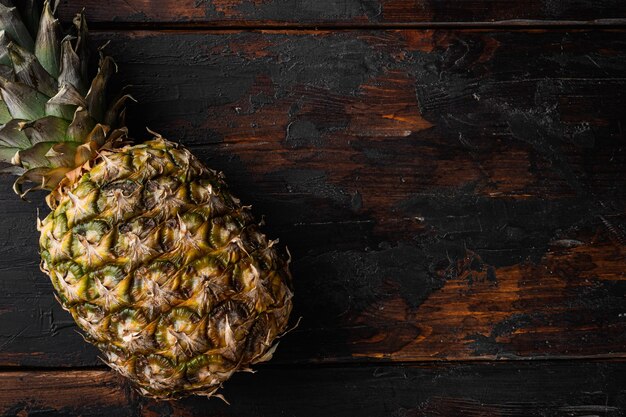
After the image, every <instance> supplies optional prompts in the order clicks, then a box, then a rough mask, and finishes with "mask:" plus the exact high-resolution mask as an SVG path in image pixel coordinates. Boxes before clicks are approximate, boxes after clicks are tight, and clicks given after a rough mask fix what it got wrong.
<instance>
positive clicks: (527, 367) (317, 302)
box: [0, 0, 626, 417]
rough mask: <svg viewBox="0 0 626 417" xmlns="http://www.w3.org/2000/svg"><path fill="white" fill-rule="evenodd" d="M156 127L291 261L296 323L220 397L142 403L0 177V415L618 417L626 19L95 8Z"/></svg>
mask: <svg viewBox="0 0 626 417" xmlns="http://www.w3.org/2000/svg"><path fill="white" fill-rule="evenodd" d="M83 6H85V7H86V8H87V15H88V17H89V19H90V21H91V27H92V29H93V30H94V33H93V40H94V43H95V44H96V45H99V44H102V43H104V42H105V41H106V40H111V44H110V46H109V47H108V49H107V50H108V53H109V54H111V55H113V56H114V57H115V59H116V60H117V62H118V63H119V66H120V69H121V78H122V82H123V83H127V84H132V85H133V87H132V92H133V95H134V96H135V97H136V98H137V99H138V100H139V104H136V105H134V106H133V107H132V108H131V109H130V112H129V113H130V114H129V117H130V119H131V120H132V123H131V129H132V132H133V134H134V135H135V136H136V137H138V138H145V137H147V134H146V133H145V131H144V130H143V126H145V125H147V126H149V127H150V128H151V129H153V130H156V131H159V132H161V133H162V134H163V135H165V136H167V137H168V138H170V139H173V140H176V141H180V142H182V143H184V144H185V145H187V146H189V147H190V148H191V149H192V150H193V151H194V152H195V153H196V154H197V155H198V156H199V157H200V158H201V159H202V160H203V161H205V162H206V163H207V164H209V165H210V166H212V167H214V168H217V169H220V170H223V171H224V172H225V173H226V175H227V178H228V179H229V182H230V184H231V187H232V188H233V189H234V190H236V191H237V192H238V194H239V195H240V196H241V197H242V199H243V200H244V201H246V202H249V203H251V204H253V206H254V211H255V212H256V213H257V214H258V215H260V214H265V215H266V220H267V224H268V226H267V227H266V230H267V232H268V233H269V234H270V235H272V236H280V239H281V242H282V243H284V244H287V245H288V246H289V248H290V250H291V253H292V255H293V258H294V263H293V270H294V277H295V288H296V298H295V305H296V311H295V312H294V318H297V317H300V316H301V317H302V321H301V323H300V326H299V327H298V328H297V329H296V330H295V331H293V332H292V333H290V334H289V335H288V336H287V337H285V338H284V339H283V341H282V343H281V346H280V348H279V350H278V354H277V355H276V357H275V360H273V361H272V362H271V363H269V364H265V365H262V366H259V367H258V373H257V374H256V375H250V374H241V375H236V376H235V377H234V378H233V379H232V380H231V381H230V382H228V383H227V385H226V387H225V390H224V395H225V396H226V398H227V399H228V400H229V401H230V402H231V403H232V405H231V406H227V405H225V404H224V403H222V402H221V401H220V400H218V399H211V400H208V399H205V398H190V399H186V400H182V401H176V402H170V403H158V402H154V401H151V400H146V399H144V398H141V397H140V396H138V395H136V394H135V393H133V392H132V391H131V390H130V388H129V387H128V385H126V384H125V382H124V381H123V380H122V379H120V378H118V377H117V376H116V375H115V374H114V373H112V372H110V371H109V370H108V369H107V368H106V367H104V366H103V365H102V363H101V362H100V361H99V359H98V353H97V351H96V350H95V349H93V348H92V347H90V346H89V345H87V344H86V343H85V342H83V340H82V338H81V336H80V335H79V334H78V333H77V332H76V327H75V325H74V323H73V322H72V320H71V318H70V316H69V315H68V314H67V313H65V312H64V311H62V309H61V308H60V306H59V305H58V304H57V302H56V301H55V300H54V298H53V295H52V287H51V285H50V283H49V281H48V279H47V278H46V277H45V276H44V275H43V274H42V273H41V272H40V271H39V269H38V255H37V244H36V240H37V233H36V230H35V216H36V211H37V209H40V210H45V208H44V207H43V204H38V203H32V204H28V203H24V202H20V201H18V200H17V199H16V198H15V196H14V195H13V194H12V192H11V190H10V189H11V179H10V178H8V177H2V178H1V179H0V210H1V214H2V222H1V226H0V286H1V291H0V367H1V368H0V370H1V372H0V413H1V414H2V415H5V416H20V417H24V416H38V417H43V416H57V415H63V416H111V417H113V416H145V417H148V416H161V415H180V416H205V415H206V416H209V415H210V416H238V417H244V416H268V417H274V416H298V417H299V416H327V417H331V416H340V417H343V416H346V417H348V416H389V417H401V416H402V417H409V416H411V417H416V416H474V417H478V416H481V417H483V416H484V417H486V416H579V417H581V416H623V415H626V361H625V359H626V297H625V295H626V210H625V209H626V138H625V133H624V132H625V130H626V2H624V1H623V0H577V1H559V0H556V1H555V0H526V1H523V0H519V1H513V0H159V1H157V0H152V1H147V0H109V1H101V0H78V1H67V0H64V1H62V2H61V7H60V13H61V15H62V17H63V20H64V21H68V20H69V19H70V18H71V16H72V14H73V13H75V12H76V11H78V10H80V9H81V8H82V7H83Z"/></svg>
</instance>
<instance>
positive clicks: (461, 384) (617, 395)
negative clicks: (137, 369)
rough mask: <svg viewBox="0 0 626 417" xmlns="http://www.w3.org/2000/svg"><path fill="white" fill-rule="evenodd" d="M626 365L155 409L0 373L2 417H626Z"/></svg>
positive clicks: (79, 379)
mask: <svg viewBox="0 0 626 417" xmlns="http://www.w3.org/2000/svg"><path fill="white" fill-rule="evenodd" d="M625 374H626V365H625V364H624V363H611V362H609V363H602V364H601V363H584V362H583V363H562V362H561V363H515V364H503V363H499V364H489V363H477V364H458V365H446V366H424V367H415V366H402V367H399V366H385V367H374V366H362V367H348V368H345V367H344V368H342V367H339V368H326V367H321V368H311V369H307V370H306V372H303V370H302V369H292V368H291V367H289V368H284V369H271V368H266V367H264V368H263V369H262V370H261V371H259V372H258V373H257V374H255V375H250V374H238V375H235V377H233V379H232V380H230V381H229V382H228V383H227V385H226V387H225V389H224V395H225V396H226V398H227V399H228V400H229V401H230V402H231V405H230V406H229V405H226V404H224V403H223V402H222V401H220V400H219V399H217V398H213V399H210V400H209V399H206V398H199V397H197V398H189V399H184V400H182V401H175V402H169V403H168V402H161V403H157V402H154V401H151V400H147V399H145V398H144V399H142V398H139V397H138V396H137V395H135V394H134V393H133V392H132V391H131V390H130V389H129V387H127V386H125V385H124V384H125V383H124V382H123V381H122V380H121V379H120V378H119V377H117V376H116V375H114V374H113V373H112V372H109V371H99V370H95V371H67V372H55V371H50V372H21V371H19V372H5V373H0V415H3V416H7V417H8V416H11V417H14V416H18V417H26V416H43V415H45V416H52V415H54V416H56V415H62V416H82V417H88V416H107V417H118V416H119V417H122V416H128V417H130V416H133V417H156V416H171V415H174V416H198V415H201V416H205V415H211V416H237V417H246V416H255V417H264V416H267V417H275V416H282V415H285V416H298V417H306V416H312V417H313V416H314V417H318V416H323V415H328V416H333V417H344V416H345V417H348V416H350V417H352V416H357V415H359V416H368V417H377V416H380V417H389V416H398V417H400V416H406V417H419V416H428V417H431V416H455V417H456V416H480V417H500V416H507V417H528V416H538V417H539V416H545V417H548V416H578V417H582V416H601V417H618V416H624V415H626V378H625V377H624V375H625Z"/></svg>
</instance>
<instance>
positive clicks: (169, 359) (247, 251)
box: [0, 0, 292, 399]
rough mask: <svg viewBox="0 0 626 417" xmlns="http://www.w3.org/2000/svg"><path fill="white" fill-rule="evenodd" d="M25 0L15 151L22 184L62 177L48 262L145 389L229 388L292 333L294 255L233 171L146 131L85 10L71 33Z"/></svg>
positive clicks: (2, 51) (0, 21)
mask: <svg viewBox="0 0 626 417" xmlns="http://www.w3.org/2000/svg"><path fill="white" fill-rule="evenodd" d="M19 6H20V7H14V6H13V5H12V4H11V3H10V1H9V0H0V29H2V31H0V93H1V96H2V101H0V123H1V124H2V126H1V127H0V160H1V161H2V162H4V163H10V164H11V167H10V168H7V169H6V170H7V171H10V172H12V173H14V174H16V175H18V178H17V180H16V182H15V185H14V189H15V191H16V192H17V193H18V194H20V195H21V196H22V197H23V196H24V195H25V194H26V193H28V192H29V191H31V190H37V189H44V190H48V191H50V194H48V196H47V197H46V201H47V203H48V205H49V206H50V209H51V212H50V213H49V214H48V216H47V217H46V218H45V219H43V220H40V221H39V223H38V228H39V230H40V232H41V237H40V252H41V269H42V270H43V271H44V272H45V273H46V274H48V275H49V277H50V279H51V281H52V285H53V287H54V289H55V290H56V295H57V298H58V300H59V302H60V303H61V305H62V306H63V307H64V308H65V309H66V310H68V311H69V312H70V314H71V315H72V317H73V318H74V320H75V321H76V323H77V324H78V326H79V327H80V329H82V331H83V332H84V336H85V339H86V340H87V341H89V342H91V343H93V344H94V345H96V346H97V347H98V348H99V349H100V350H101V351H102V354H103V359H104V360H105V362H106V363H107V364H108V365H109V366H111V367H112V368H113V369H115V370H117V371H118V372H119V373H121V374H122V375H124V376H126V377H127V378H129V379H130V380H131V381H132V382H133V383H134V385H135V386H136V387H137V389H138V390H139V391H140V392H141V393H142V394H144V395H146V396H151V397H154V398H159V399H167V398H176V397H181V396H185V395H189V394H201V395H207V396H212V395H216V396H219V394H218V393H217V391H218V389H219V388H220V387H221V386H222V383H223V382H224V381H225V380H227V379H228V378H229V377H230V376H231V375H232V374H233V373H234V372H237V371H244V370H250V366H251V365H253V364H255V363H259V362H263V361H266V360H268V359H270V358H271V356H272V354H273V352H274V350H275V349H276V346H277V339H278V338H279V337H280V336H281V335H282V334H283V333H284V332H285V329H286V327H287V321H288V318H289V314H290V312H291V308H292V291H291V277H290V274H289V269H288V264H289V260H288V258H287V257H286V256H285V255H284V254H283V253H282V252H281V251H279V250H278V249H277V247H276V241H272V240H268V239H267V238H266V236H265V235H264V234H262V233H261V232H260V230H259V227H258V225H257V224H256V223H255V221H254V218H253V216H252V214H251V212H250V207H247V206H244V205H242V204H241V203H240V201H239V200H238V199H237V198H235V197H234V196H233V195H232V194H231V193H230V191H229V190H228V188H227V186H226V183H225V182H224V178H223V176H222V175H221V174H220V173H218V172H215V171H213V170H211V169H208V168H207V167H205V166H204V165H203V164H202V163H201V162H200V161H199V160H198V159H197V158H195V157H194V156H193V155H192V154H191V153H190V152H189V151H188V150H186V149H185V148H184V147H182V146H180V145H177V144H175V143H172V142H170V141H168V140H166V139H165V138H163V137H161V136H160V135H158V134H154V133H153V135H154V138H153V139H151V140H149V141H146V142H144V143H141V144H132V143H131V141H130V140H129V139H128V136H127V129H126V128H125V127H124V103H125V101H126V100H127V99H128V98H129V97H128V96H124V95H120V96H119V97H117V98H115V99H113V100H109V99H108V96H109V94H108V92H107V86H108V84H109V80H110V78H111V77H112V76H113V75H114V74H115V72H116V71H117V67H116V65H115V63H114V62H113V60H112V59H111V58H109V57H102V56H101V58H100V62H99V68H98V73H97V75H95V77H94V78H93V79H90V78H89V74H88V66H87V62H88V58H87V52H88V49H87V26H86V23H85V18H84V16H83V15H82V14H81V15H78V16H76V18H75V19H74V22H73V23H74V25H73V27H72V30H71V32H70V33H69V34H68V35H67V36H65V37H62V35H61V27H60V24H59V22H58V21H57V20H56V19H55V17H54V9H55V7H54V6H55V5H51V4H50V2H49V0H46V1H45V3H44V4H43V8H42V7H41V6H39V7H38V6H37V0H28V1H25V2H24V1H21V2H20V3H19ZM25 184H30V188H27V189H24V185H25Z"/></svg>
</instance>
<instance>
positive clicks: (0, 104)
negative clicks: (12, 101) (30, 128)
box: [0, 100, 13, 125]
mask: <svg viewBox="0 0 626 417" xmlns="http://www.w3.org/2000/svg"><path fill="white" fill-rule="evenodd" d="M11 119H13V116H11V112H10V111H9V108H8V107H7V105H6V104H5V103H4V101H2V100H0V124H2V125H3V124H5V123H7V122H8V121H9V120H11Z"/></svg>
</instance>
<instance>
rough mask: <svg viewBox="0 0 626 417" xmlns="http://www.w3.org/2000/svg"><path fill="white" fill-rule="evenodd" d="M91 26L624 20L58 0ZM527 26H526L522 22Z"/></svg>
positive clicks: (392, 2)
mask: <svg viewBox="0 0 626 417" xmlns="http://www.w3.org/2000/svg"><path fill="white" fill-rule="evenodd" d="M83 7H85V8H86V9H87V10H88V16H89V18H90V20H91V21H92V22H95V23H96V24H103V23H104V24H107V23H109V24H110V23H117V24H119V23H132V24H157V23H168V24H190V23H191V24H211V25H225V24H240V25H246V26H258V25H259V24H295V25H302V24H318V25H324V24H330V25H332V24H355V25H372V26H374V25H381V24H406V23H429V24H430V23H447V22H458V23H478V22H485V23H489V22H503V21H504V22H509V23H511V22H518V23H521V22H520V21H524V20H539V21H552V22H559V21H585V22H589V21H594V20H604V21H606V22H605V23H610V22H611V21H615V20H616V19H626V4H625V3H624V2H623V1H622V0H577V1H563V0H557V1H554V0H522V1H511V0H454V1H451V0H315V1H302V0H109V1H101V0H71V1H70V0H63V1H62V2H61V6H60V9H59V11H60V14H61V16H62V18H63V19H65V20H69V19H70V18H71V17H72V15H73V14H74V13H76V12H78V11H80V10H81V9H82V8H83ZM523 23H527V22H523Z"/></svg>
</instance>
